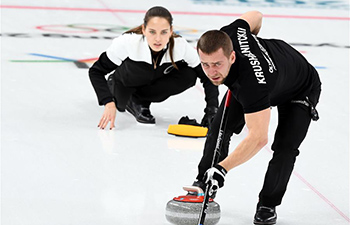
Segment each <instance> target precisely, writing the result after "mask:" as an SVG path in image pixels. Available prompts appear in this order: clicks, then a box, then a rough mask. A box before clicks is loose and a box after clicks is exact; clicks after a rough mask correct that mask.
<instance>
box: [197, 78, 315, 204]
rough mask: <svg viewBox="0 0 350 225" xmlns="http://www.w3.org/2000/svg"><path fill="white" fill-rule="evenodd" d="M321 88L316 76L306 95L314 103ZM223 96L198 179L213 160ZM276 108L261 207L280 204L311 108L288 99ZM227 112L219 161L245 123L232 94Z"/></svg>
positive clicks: (210, 131) (302, 138) (306, 126)
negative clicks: (276, 115) (274, 127)
mask: <svg viewBox="0 0 350 225" xmlns="http://www.w3.org/2000/svg"><path fill="white" fill-rule="evenodd" d="M315 72H316V71H315ZM316 73H317V72H316ZM320 91H321V83H320V81H319V78H318V76H317V78H315V82H314V85H313V88H312V89H311V92H310V93H308V95H307V96H308V97H309V99H310V100H311V102H312V103H313V104H314V105H316V104H317V103H318V100H319V96H320ZM225 98H226V96H225V97H224V99H223V101H222V102H221V105H220V107H219V110H218V113H217V114H216V115H217V116H215V118H214V121H213V123H212V125H211V127H210V129H209V132H208V136H207V140H206V143H205V147H204V153H203V157H202V159H201V161H200V163H199V165H198V170H199V173H198V176H197V179H198V180H202V179H203V176H204V173H205V172H206V170H207V169H209V168H210V166H211V163H212V159H213V152H214V149H215V145H216V140H217V136H218V130H219V126H220V121H221V117H222V112H223V108H224V105H225ZM296 100H304V99H296ZM277 110H278V126H277V129H276V132H275V136H274V141H273V144H272V147H271V149H272V150H273V151H274V152H273V157H272V159H271V161H270V162H269V165H268V169H267V172H266V175H265V180H264V184H263V188H262V190H261V192H260V194H259V202H260V203H261V204H262V205H264V206H277V205H280V204H281V201H282V198H283V195H284V193H285V191H286V188H287V184H288V182H289V179H290V176H291V173H292V171H293V168H294V163H295V160H296V157H297V156H298V155H299V146H300V144H301V143H302V141H303V140H304V138H305V136H306V133H307V131H308V128H309V125H310V121H311V116H310V108H309V107H307V106H306V105H304V104H300V103H291V102H287V103H285V104H281V105H279V106H277ZM228 113H229V115H228V121H227V125H226V131H225V134H224V139H223V145H222V149H221V154H220V155H219V156H218V157H219V162H220V161H222V160H223V159H225V158H226V157H227V155H228V148H229V142H230V138H231V136H232V135H233V133H235V134H239V133H240V132H241V131H242V128H243V127H244V125H245V121H244V113H243V109H242V106H241V105H240V103H238V102H237V100H236V99H235V98H234V97H232V99H231V103H230V107H229V111H228Z"/></svg>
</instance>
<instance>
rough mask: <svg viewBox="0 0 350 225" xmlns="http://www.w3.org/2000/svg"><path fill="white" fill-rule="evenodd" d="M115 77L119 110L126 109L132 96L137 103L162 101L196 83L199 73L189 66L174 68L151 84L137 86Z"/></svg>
mask: <svg viewBox="0 0 350 225" xmlns="http://www.w3.org/2000/svg"><path fill="white" fill-rule="evenodd" d="M113 76H114V77H113V78H114V97H115V100H116V104H117V107H118V109H119V110H125V106H126V104H127V103H128V101H129V99H130V97H132V100H133V101H134V102H135V103H136V104H141V105H143V106H149V105H150V104H151V102H162V101H164V100H166V99H167V98H169V97H170V96H173V95H176V94H179V93H181V92H183V91H185V90H187V89H188V88H190V87H192V86H194V85H195V84H196V80H197V75H196V73H195V71H194V70H193V69H191V68H189V67H183V68H181V69H180V70H175V69H174V70H173V71H172V72H171V73H169V74H164V76H162V77H160V78H157V79H155V80H153V81H152V82H151V83H150V84H145V85H139V86H137V87H135V86H133V87H130V86H127V85H126V84H124V83H123V80H122V79H121V78H120V76H118V73H117V72H115V73H114V74H113Z"/></svg>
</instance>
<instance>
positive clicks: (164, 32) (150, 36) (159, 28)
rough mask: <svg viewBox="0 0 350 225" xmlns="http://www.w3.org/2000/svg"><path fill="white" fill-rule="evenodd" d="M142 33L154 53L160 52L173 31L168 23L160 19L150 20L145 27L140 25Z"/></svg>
mask: <svg viewBox="0 0 350 225" xmlns="http://www.w3.org/2000/svg"><path fill="white" fill-rule="evenodd" d="M142 33H143V35H144V36H145V37H146V39H147V43H148V45H149V47H150V48H151V49H152V50H153V51H155V52H159V51H161V50H162V49H163V48H164V47H165V46H166V45H167V44H168V42H169V38H170V37H171V35H172V34H173V29H172V27H171V26H170V24H169V22H168V21H167V20H166V19H165V18H162V17H153V18H151V19H150V20H149V21H148V23H147V26H146V27H145V26H144V25H142Z"/></svg>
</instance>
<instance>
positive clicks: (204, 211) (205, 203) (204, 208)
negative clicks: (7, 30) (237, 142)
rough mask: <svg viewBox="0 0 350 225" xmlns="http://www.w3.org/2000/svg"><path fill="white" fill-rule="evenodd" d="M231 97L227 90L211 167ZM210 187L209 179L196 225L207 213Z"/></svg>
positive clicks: (201, 223)
mask: <svg viewBox="0 0 350 225" xmlns="http://www.w3.org/2000/svg"><path fill="white" fill-rule="evenodd" d="M231 97H232V93H231V91H230V90H228V91H227V95H226V100H225V107H224V109H223V112H222V117H221V122H220V128H219V134H218V138H217V139H216V145H215V151H214V155H213V160H212V162H211V167H213V166H214V165H215V164H216V163H218V160H219V157H218V158H217V160H215V158H216V155H217V154H220V150H221V146H222V140H223V138H224V133H225V129H226V124H227V118H228V108H229V106H230V102H231ZM210 188H211V182H210V181H209V182H208V183H207V184H206V189H205V194H204V199H203V203H202V209H201V211H200V214H199V219H198V225H203V224H204V220H205V216H206V215H207V209H208V205H209V189H210Z"/></svg>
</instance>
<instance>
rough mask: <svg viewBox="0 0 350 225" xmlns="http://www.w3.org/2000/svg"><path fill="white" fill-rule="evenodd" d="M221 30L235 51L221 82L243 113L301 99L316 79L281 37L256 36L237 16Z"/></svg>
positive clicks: (300, 57)
mask: <svg viewBox="0 0 350 225" xmlns="http://www.w3.org/2000/svg"><path fill="white" fill-rule="evenodd" d="M221 30H222V31H224V32H226V33H227V34H228V35H229V36H230V38H231V40H232V43H233V47H234V51H235V53H236V61H235V62H234V64H233V65H232V66H231V69H230V72H229V74H228V76H227V78H226V80H225V81H224V84H225V85H226V86H228V88H229V89H230V90H231V91H232V94H233V96H234V97H235V98H236V99H237V101H238V102H239V103H240V104H241V105H242V107H243V110H244V112H245V113H253V112H257V111H260V110H263V109H266V108H268V107H270V106H277V105H279V104H282V103H285V102H288V101H290V100H293V99H304V98H305V96H306V95H307V94H308V93H309V92H310V90H311V88H312V84H313V81H314V80H315V79H318V78H317V77H315V76H318V75H317V73H314V71H315V69H314V68H313V67H312V66H311V65H310V64H309V63H308V62H307V60H306V59H305V58H304V57H303V56H302V55H301V54H300V53H299V52H298V51H296V50H295V49H294V48H292V47H291V46H290V45H288V44H287V43H285V42H284V41H282V40H277V39H262V38H258V37H256V36H255V35H254V34H252V33H251V32H250V27H249V24H248V23H247V22H246V21H245V20H243V19H237V20H235V21H234V22H233V23H231V24H230V25H227V26H224V27H222V28H221Z"/></svg>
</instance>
